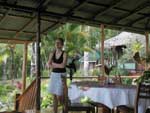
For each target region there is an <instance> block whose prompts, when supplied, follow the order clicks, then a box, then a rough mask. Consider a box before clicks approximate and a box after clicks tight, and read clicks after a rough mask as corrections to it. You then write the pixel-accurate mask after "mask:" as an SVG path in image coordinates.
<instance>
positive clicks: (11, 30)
mask: <svg viewBox="0 0 150 113" xmlns="http://www.w3.org/2000/svg"><path fill="white" fill-rule="evenodd" d="M0 31H8V32H18V30H13V29H3V28H0ZM22 33H26V34H35V33H36V32H29V31H22Z"/></svg>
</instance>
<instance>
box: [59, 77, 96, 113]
mask: <svg viewBox="0 0 150 113" xmlns="http://www.w3.org/2000/svg"><path fill="white" fill-rule="evenodd" d="M62 80H63V87H64V94H63V98H64V105H63V113H68V112H69V111H85V112H86V113H95V108H94V107H93V106H92V105H90V104H88V103H86V104H82V103H71V102H70V101H69V99H68V87H67V85H66V79H65V78H62Z"/></svg>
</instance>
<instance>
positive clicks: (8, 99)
mask: <svg viewBox="0 0 150 113" xmlns="http://www.w3.org/2000/svg"><path fill="white" fill-rule="evenodd" d="M17 92H19V90H17V89H16V88H15V86H13V85H11V84H0V103H1V104H0V111H7V110H12V109H13V108H14V103H15V95H16V93H17Z"/></svg>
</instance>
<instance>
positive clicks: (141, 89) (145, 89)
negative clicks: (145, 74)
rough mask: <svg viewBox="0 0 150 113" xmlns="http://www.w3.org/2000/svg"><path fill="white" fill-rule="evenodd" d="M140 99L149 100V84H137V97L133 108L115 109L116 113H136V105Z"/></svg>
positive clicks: (122, 107) (118, 107)
mask: <svg viewBox="0 0 150 113" xmlns="http://www.w3.org/2000/svg"><path fill="white" fill-rule="evenodd" d="M140 99H150V84H149V85H146V84H141V83H140V84H139V85H138V87H137V95H136V99H135V106H134V108H132V107H128V106H125V105H120V106H117V107H116V113H138V103H139V100H140Z"/></svg>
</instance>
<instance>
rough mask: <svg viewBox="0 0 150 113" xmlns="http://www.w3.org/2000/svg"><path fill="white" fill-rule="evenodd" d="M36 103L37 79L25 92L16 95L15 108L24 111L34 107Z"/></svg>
mask: <svg viewBox="0 0 150 113" xmlns="http://www.w3.org/2000/svg"><path fill="white" fill-rule="evenodd" d="M35 104H36V80H34V81H33V82H32V83H31V84H30V85H29V87H28V88H27V89H26V90H25V91H24V93H23V94H21V95H19V94H17V95H16V105H15V110H16V111H19V112H22V111H24V110H27V109H34V108H35Z"/></svg>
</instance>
